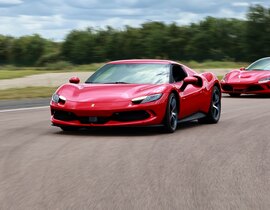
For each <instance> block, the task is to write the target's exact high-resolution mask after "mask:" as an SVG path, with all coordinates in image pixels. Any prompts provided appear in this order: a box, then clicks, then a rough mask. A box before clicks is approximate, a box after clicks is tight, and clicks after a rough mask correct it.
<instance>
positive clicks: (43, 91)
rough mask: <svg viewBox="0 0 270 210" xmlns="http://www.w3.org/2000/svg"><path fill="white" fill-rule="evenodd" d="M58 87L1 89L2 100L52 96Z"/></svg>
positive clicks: (0, 97) (0, 98)
mask: <svg viewBox="0 0 270 210" xmlns="http://www.w3.org/2000/svg"><path fill="white" fill-rule="evenodd" d="M56 89H57V87H26V88H11V89H6V90H0V100H5V99H23V98H46V97H50V96H52V94H53V93H54V92H55V90H56Z"/></svg>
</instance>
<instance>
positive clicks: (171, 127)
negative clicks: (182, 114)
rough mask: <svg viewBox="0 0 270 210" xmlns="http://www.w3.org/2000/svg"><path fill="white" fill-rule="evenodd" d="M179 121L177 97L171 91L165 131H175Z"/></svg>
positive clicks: (165, 119)
mask: <svg viewBox="0 0 270 210" xmlns="http://www.w3.org/2000/svg"><path fill="white" fill-rule="evenodd" d="M177 122H178V107H177V99H176V96H175V94H174V93H171V94H170V96H169V98H168V103H167V108H166V114H165V118H164V132H166V133H173V132H174V131H175V130H176V128H177Z"/></svg>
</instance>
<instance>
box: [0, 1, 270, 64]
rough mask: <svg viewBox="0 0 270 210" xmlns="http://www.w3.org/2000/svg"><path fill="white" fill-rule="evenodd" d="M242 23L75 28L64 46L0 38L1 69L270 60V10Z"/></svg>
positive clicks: (210, 20) (35, 38)
mask: <svg viewBox="0 0 270 210" xmlns="http://www.w3.org/2000/svg"><path fill="white" fill-rule="evenodd" d="M246 17H247V18H246V20H240V19H233V18H214V17H207V18H205V19H204V20H202V21H200V22H199V23H192V24H190V25H186V26H178V25H177V24H175V23H172V24H164V23H163V22H155V21H154V22H152V21H151V22H145V23H143V24H142V25H141V26H140V27H137V28H135V27H130V26H126V27H125V28H124V29H121V30H120V29H115V28H112V27H109V26H108V27H107V28H106V29H94V28H87V29H85V30H73V31H71V32H70V33H69V34H68V35H67V36H66V37H65V40H64V41H62V42H54V41H52V40H49V39H45V38H42V37H41V36H40V35H38V34H34V35H31V36H22V37H19V38H15V37H11V36H4V35H0V65H1V64H2V65H9V64H12V65H17V66H44V65H46V64H48V63H56V62H59V61H67V62H70V63H72V64H88V63H94V62H105V61H108V60H117V59H130V58H162V59H163V58H164V59H172V60H196V61H204V60H218V61H220V60H232V61H248V62H250V61H253V60H256V59H258V58H260V57H265V56H270V47H269V46H270V36H269V34H270V8H265V7H263V6H261V5H254V6H251V7H250V8H249V10H248V12H247V14H246Z"/></svg>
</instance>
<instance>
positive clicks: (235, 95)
mask: <svg viewBox="0 0 270 210" xmlns="http://www.w3.org/2000/svg"><path fill="white" fill-rule="evenodd" d="M229 95H230V96H231V97H239V96H240V95H241V93H229Z"/></svg>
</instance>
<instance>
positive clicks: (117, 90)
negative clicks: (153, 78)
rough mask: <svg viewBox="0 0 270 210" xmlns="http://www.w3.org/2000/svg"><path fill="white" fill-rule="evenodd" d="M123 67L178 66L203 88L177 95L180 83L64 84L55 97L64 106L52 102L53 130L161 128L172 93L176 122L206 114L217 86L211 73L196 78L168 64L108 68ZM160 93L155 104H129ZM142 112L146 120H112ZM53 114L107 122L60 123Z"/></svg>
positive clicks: (187, 70)
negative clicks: (176, 107) (175, 100)
mask: <svg viewBox="0 0 270 210" xmlns="http://www.w3.org/2000/svg"><path fill="white" fill-rule="evenodd" d="M123 63H130V64H132V63H162V64H174V65H180V66H181V67H182V69H184V71H186V73H187V75H188V76H197V77H199V78H200V79H201V80H202V86H201V87H197V86H195V85H188V86H187V87H186V89H185V90H184V91H180V88H181V86H182V85H183V81H180V82H175V83H166V84H86V83H81V84H69V83H67V84H64V85H62V86H61V87H59V88H58V90H57V91H56V93H57V94H59V95H61V96H64V97H65V98H66V102H65V103H63V104H61V103H55V102H53V101H51V103H50V106H51V113H52V115H51V122H52V123H53V124H54V125H56V126H60V127H61V126H80V127H91V126H136V125H137V126H138V125H139V126H147V125H159V124H162V122H163V119H164V116H165V112H166V106H167V102H168V96H169V95H170V93H172V92H174V93H176V94H177V96H178V100H179V104H180V107H179V110H180V111H179V116H178V118H179V119H183V118H185V117H188V116H190V115H192V114H194V113H197V112H202V113H207V112H208V111H209V107H210V103H211V94H212V88H213V86H214V85H218V87H220V86H219V82H218V79H217V77H216V76H215V75H214V74H212V73H202V74H197V73H196V72H195V71H194V70H192V69H190V68H188V67H187V66H185V65H183V64H179V63H176V62H174V61H169V60H152V59H151V60H150V59H139V60H121V61H113V62H109V64H123ZM157 93H162V94H163V95H162V97H161V98H160V99H159V100H157V101H154V102H149V103H144V104H134V103H133V102H132V101H131V100H132V99H134V98H137V97H141V96H145V95H151V94H157ZM136 110H137V111H144V112H146V113H148V117H147V118H146V119H143V120H131V121H117V120H115V119H114V118H112V116H115V115H117V114H119V113H120V114H121V113H123V112H124V113H126V112H129V111H136ZM56 111H64V112H68V113H72V114H74V115H76V116H77V117H91V116H95V117H100V118H104V119H107V120H105V122H104V123H82V122H81V121H80V120H68V121H65V120H59V119H56V118H55V116H54V114H55V112H56Z"/></svg>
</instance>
